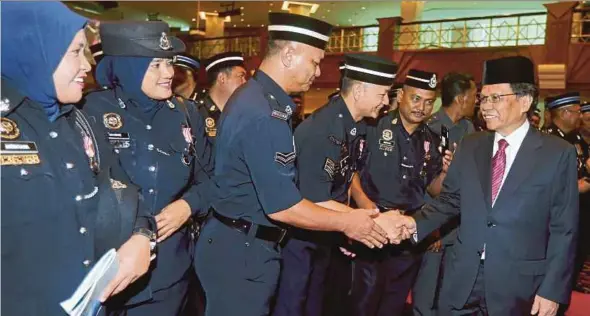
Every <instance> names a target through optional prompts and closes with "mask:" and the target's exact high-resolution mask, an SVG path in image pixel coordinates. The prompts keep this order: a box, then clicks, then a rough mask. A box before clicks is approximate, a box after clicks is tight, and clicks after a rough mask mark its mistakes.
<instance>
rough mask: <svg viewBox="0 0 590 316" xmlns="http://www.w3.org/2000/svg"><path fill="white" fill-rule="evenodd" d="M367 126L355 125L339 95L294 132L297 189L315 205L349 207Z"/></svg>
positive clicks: (362, 157) (361, 161)
mask: <svg viewBox="0 0 590 316" xmlns="http://www.w3.org/2000/svg"><path fill="white" fill-rule="evenodd" d="M365 134H366V124H365V121H364V120H361V121H359V122H355V121H354V120H353V118H352V116H351V115H350V111H349V110H348V108H347V107H346V103H345V102H344V99H342V97H341V96H340V95H337V96H336V97H333V98H331V99H330V101H329V103H328V104H326V105H325V106H324V107H322V108H320V109H319V110H317V111H316V112H315V113H313V114H312V115H311V116H310V117H308V118H307V119H306V120H305V121H303V122H302V123H301V124H300V125H299V127H298V128H297V130H296V131H295V148H296V149H297V172H298V176H297V185H298V187H299V190H300V191H301V194H302V195H303V197H305V198H306V199H309V200H311V201H312V202H316V203H317V202H324V201H329V200H335V201H337V202H340V203H344V204H348V188H349V187H350V183H351V180H352V176H353V174H354V172H355V171H357V170H358V169H360V168H361V167H362V164H363V159H364V158H365V155H364V154H366V149H365Z"/></svg>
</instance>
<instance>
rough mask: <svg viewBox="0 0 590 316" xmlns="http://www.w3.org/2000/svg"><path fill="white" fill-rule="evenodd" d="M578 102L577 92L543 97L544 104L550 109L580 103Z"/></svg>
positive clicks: (578, 95) (578, 94)
mask: <svg viewBox="0 0 590 316" xmlns="http://www.w3.org/2000/svg"><path fill="white" fill-rule="evenodd" d="M580 102H581V100H580V93H579V92H568V93H564V94H560V95H556V96H553V97H547V98H546V99H545V106H546V107H547V108H548V109H550V110H555V109H559V108H564V107H566V106H571V105H574V104H580Z"/></svg>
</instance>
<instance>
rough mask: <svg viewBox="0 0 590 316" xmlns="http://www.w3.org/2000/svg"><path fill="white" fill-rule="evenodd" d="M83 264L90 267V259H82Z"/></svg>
mask: <svg viewBox="0 0 590 316" xmlns="http://www.w3.org/2000/svg"><path fill="white" fill-rule="evenodd" d="M82 264H83V265H84V266H85V267H88V266H90V260H88V259H86V260H84V261H82Z"/></svg>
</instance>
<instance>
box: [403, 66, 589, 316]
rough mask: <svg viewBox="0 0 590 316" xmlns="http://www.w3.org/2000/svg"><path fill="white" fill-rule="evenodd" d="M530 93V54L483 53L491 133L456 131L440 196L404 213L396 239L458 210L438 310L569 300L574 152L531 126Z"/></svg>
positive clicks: (501, 311) (497, 311)
mask: <svg viewBox="0 0 590 316" xmlns="http://www.w3.org/2000/svg"><path fill="white" fill-rule="evenodd" d="M536 99H537V89H536V87H535V85H534V66H533V63H532V62H531V61H530V60H529V59H528V58H525V57H505V58H500V59H495V60H489V61H486V63H485V65H484V79H483V89H482V93H481V96H480V101H481V109H482V112H483V117H484V119H485V120H486V124H487V126H488V128H489V129H490V130H491V131H494V132H491V131H490V132H481V133H475V134H472V135H469V136H467V137H466V138H464V139H463V141H462V143H461V144H460V145H459V147H458V150H457V151H456V153H455V158H454V160H455V161H454V162H453V164H452V165H451V166H450V168H449V172H448V174H447V177H446V179H445V182H444V185H443V190H442V192H441V194H440V195H439V197H438V198H437V199H436V200H435V201H433V202H432V203H430V204H428V205H426V206H425V207H424V208H423V209H422V210H421V211H420V212H418V213H416V214H415V215H414V217H413V220H411V219H409V218H407V219H408V220H409V222H410V223H405V225H408V226H406V227H407V228H409V229H408V231H406V232H405V234H404V235H405V236H404V237H407V236H408V235H407V233H409V232H412V231H413V230H414V229H416V231H415V232H416V234H414V236H413V239H414V241H420V240H422V239H423V238H425V237H426V236H428V235H429V234H430V233H431V232H432V231H433V230H435V229H437V228H438V227H439V226H441V225H442V224H443V223H445V222H446V221H447V220H448V219H449V218H451V217H452V216H454V215H457V214H460V215H461V225H460V226H459V230H458V235H457V241H456V243H455V247H454V248H453V250H452V251H451V253H450V254H449V255H450V256H451V260H450V261H451V264H450V266H449V267H448V270H447V271H446V273H447V275H446V276H445V282H444V284H443V292H442V294H441V295H442V297H441V305H440V308H441V309H442V312H443V315H464V314H477V315H498V316H500V315H501V316H507V315H527V314H533V315H537V314H538V315H555V314H556V312H557V308H558V304H559V303H562V304H563V303H567V302H568V301H569V297H570V293H571V287H572V286H571V278H572V270H573V262H574V256H575V249H576V237H577V233H578V232H577V230H578V225H577V218H578V188H577V170H576V151H575V149H574V147H573V146H572V145H570V144H568V143H567V142H565V141H563V140H561V139H559V138H557V137H555V136H551V135H545V134H542V133H541V132H539V131H537V130H536V129H534V128H532V127H530V123H529V122H528V121H527V112H528V111H529V110H530V109H531V108H534V105H535V103H536ZM414 224H415V226H414ZM398 226H399V224H398ZM447 280H448V281H447ZM445 310H446V311H445Z"/></svg>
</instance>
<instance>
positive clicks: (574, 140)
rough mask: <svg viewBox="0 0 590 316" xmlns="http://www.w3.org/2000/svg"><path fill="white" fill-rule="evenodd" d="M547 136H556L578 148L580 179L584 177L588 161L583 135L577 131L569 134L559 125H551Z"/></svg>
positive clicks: (547, 130) (546, 131)
mask: <svg viewBox="0 0 590 316" xmlns="http://www.w3.org/2000/svg"><path fill="white" fill-rule="evenodd" d="M543 131H544V132H545V133H547V134H551V135H555V136H557V137H559V138H562V139H564V140H566V141H567V142H568V143H570V144H572V145H574V146H575V147H576V155H577V163H578V178H580V179H581V178H582V177H584V175H585V174H586V168H585V167H584V165H585V163H586V159H588V156H587V152H584V144H585V142H584V140H583V139H582V135H580V133H579V132H578V131H577V130H573V131H571V132H569V133H565V132H564V131H562V130H561V129H560V128H559V127H558V126H557V125H555V124H551V125H549V127H548V128H547V129H545V130H543Z"/></svg>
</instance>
